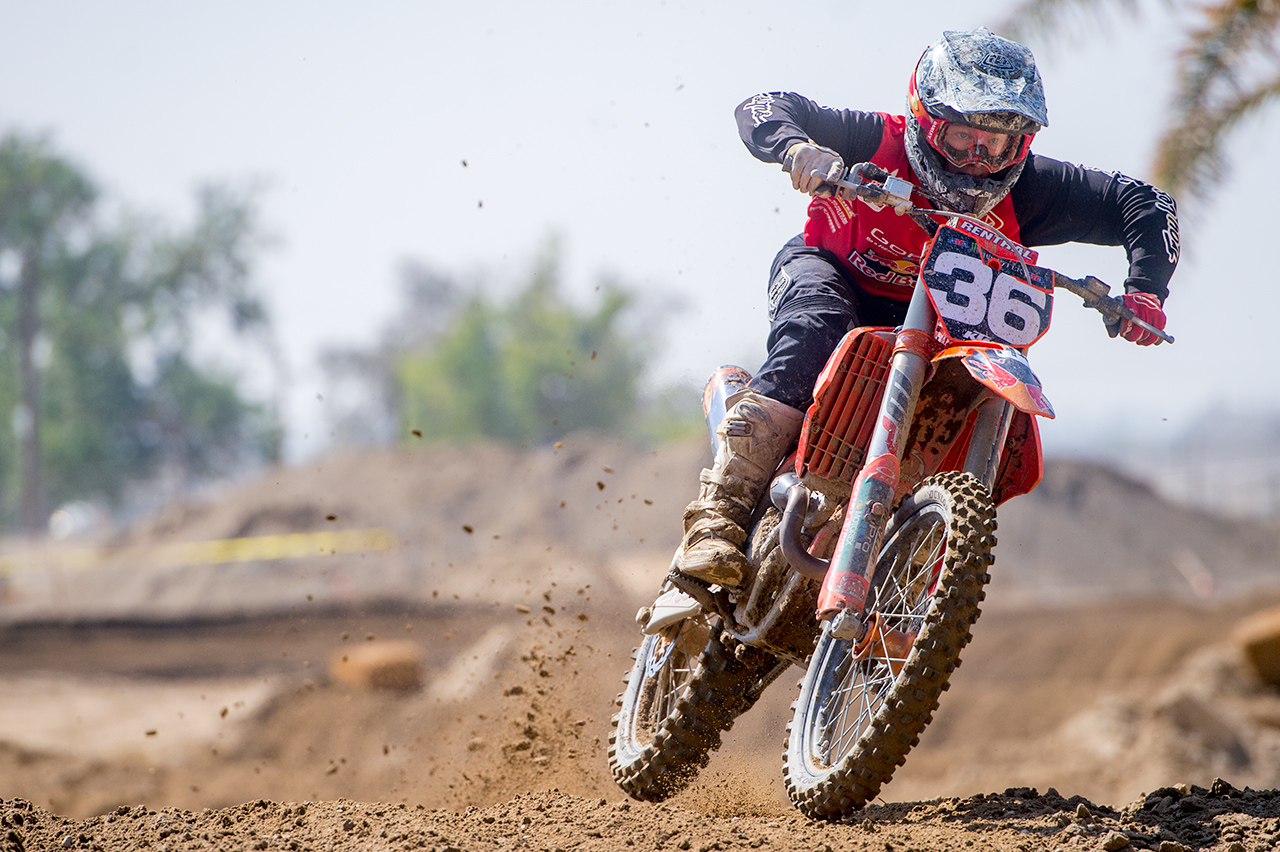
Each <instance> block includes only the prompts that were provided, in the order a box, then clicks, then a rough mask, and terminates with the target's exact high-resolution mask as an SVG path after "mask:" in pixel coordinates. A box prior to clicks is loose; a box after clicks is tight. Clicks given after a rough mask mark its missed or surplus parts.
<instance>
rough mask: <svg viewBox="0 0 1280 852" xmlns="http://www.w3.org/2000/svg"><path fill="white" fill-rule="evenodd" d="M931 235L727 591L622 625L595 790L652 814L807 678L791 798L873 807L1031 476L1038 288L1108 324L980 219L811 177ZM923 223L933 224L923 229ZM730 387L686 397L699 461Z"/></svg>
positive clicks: (1092, 296) (768, 499) (690, 590)
mask: <svg viewBox="0 0 1280 852" xmlns="http://www.w3.org/2000/svg"><path fill="white" fill-rule="evenodd" d="M831 183H832V184H833V186H834V188H835V191H837V192H840V193H841V194H843V195H844V196H845V197H846V198H851V199H854V198H856V199H860V200H863V201H866V202H868V203H871V204H884V205H889V206H891V207H893V208H894V209H895V210H897V211H898V212H899V213H901V214H904V215H909V216H911V217H912V218H913V219H914V220H915V221H916V222H917V223H918V224H919V225H920V226H921V227H923V228H925V230H926V232H927V233H928V234H929V235H930V240H929V242H927V243H926V245H925V248H924V251H923V253H922V255H921V258H920V272H919V275H918V277H917V280H916V284H915V289H914V291H913V295H912V297H911V301H910V303H909V306H908V309H907V314H906V319H905V321H904V322H903V325H902V326H901V327H899V328H897V329H889V328H875V327H868V328H857V329H854V330H852V331H850V332H849V333H848V335H846V336H845V338H844V339H843V341H842V342H841V343H840V345H839V346H838V347H837V348H836V350H835V352H834V353H833V354H832V355H831V357H830V359H829V360H828V362H827V365H826V367H825V369H824V370H823V372H822V374H821V375H820V377H819V378H818V381H817V383H816V385H815V387H814V391H813V404H812V406H811V407H810V408H809V410H808V412H807V414H806V417H805V421H804V425H803V427H802V429H801V432H800V437H799V439H798V444H797V446H796V447H795V450H794V452H793V453H792V454H791V455H790V456H789V457H788V458H787V459H786V460H784V462H783V463H782V464H781V465H780V467H779V469H778V471H777V473H776V474H775V476H774V478H773V480H772V483H771V485H770V487H769V489H768V492H767V494H766V495H765V497H764V498H762V500H761V504H760V505H759V506H758V507H757V508H756V511H755V513H754V515H753V517H752V521H751V527H750V529H749V531H748V541H747V546H746V554H747V557H748V562H749V564H750V573H749V575H748V576H747V577H746V578H745V579H744V581H743V583H742V585H741V586H740V587H739V588H737V589H734V590H728V589H724V588H721V587H719V586H716V585H707V584H705V583H702V582H700V581H698V580H695V579H692V578H689V577H686V576H684V575H682V574H679V573H678V572H676V571H674V570H673V571H672V572H671V574H670V575H669V576H668V577H667V578H666V580H665V582H664V584H663V588H662V590H661V593H660V594H659V595H658V597H657V599H656V600H655V601H654V603H653V604H652V605H651V606H647V607H643V608H642V609H641V610H640V612H639V613H638V614H637V621H638V622H639V623H640V625H641V628H642V631H643V634H644V639H643V643H642V644H641V646H640V647H639V648H638V649H637V650H636V652H635V655H634V657H635V663H634V665H633V667H632V668H631V671H630V672H629V674H628V675H627V676H626V678H625V679H624V681H625V684H626V688H625V691H624V692H623V693H622V694H621V695H620V696H619V698H618V705H619V707H620V710H619V712H618V713H617V715H616V716H615V717H614V720H613V722H614V730H613V734H612V736H611V738H610V748H609V764H610V768H611V770H612V772H613V776H614V779H615V780H616V782H617V783H618V785H619V786H620V787H621V788H622V789H623V790H624V791H625V792H626V793H627V794H628V795H630V796H632V797H633V798H636V799H640V800H648V801H661V800H663V799H666V798H668V797H669V796H671V795H673V794H675V793H677V792H679V791H680V790H681V789H683V788H684V787H685V786H686V785H687V784H688V783H689V782H690V781H691V780H692V779H693V777H694V776H695V775H696V774H697V772H698V771H699V770H700V769H701V768H702V767H704V766H706V764H707V762H708V759H709V755H710V753H711V752H712V751H714V750H715V749H716V748H718V747H719V745H720V737H721V734H722V733H723V732H724V731H727V730H728V729H729V728H730V727H731V726H732V725H733V722H734V720H735V719H736V718H737V717H738V716H740V715H741V714H742V713H744V712H746V711H747V710H749V709H750V708H751V706H752V705H753V704H754V703H755V702H756V700H757V699H758V698H759V697H760V695H761V694H762V693H763V691H764V689H765V688H767V687H768V686H769V685H770V684H771V683H772V682H773V681H774V680H776V679H777V678H778V677H779V676H780V675H781V674H782V673H783V672H784V671H785V670H786V669H787V668H788V667H790V666H791V665H800V666H806V671H805V674H804V677H803V679H802V680H801V682H800V696H799V698H798V699H797V700H796V701H795V703H794V705H793V708H792V710H793V717H792V720H791V722H790V724H789V725H788V737H787V746H786V751H785V755H784V765H783V776H784V780H785V782H786V788H787V792H788V795H789V796H790V798H791V801H792V802H793V803H794V804H795V806H796V807H797V808H799V809H800V810H801V811H802V812H804V813H805V814H807V815H808V816H810V817H814V818H826V819H836V818H839V817H842V816H845V815H847V814H849V813H850V812H852V811H854V810H857V809H859V808H861V807H862V806H863V805H865V804H866V803H867V802H868V801H870V800H871V799H872V798H873V797H875V796H876V795H877V794H878V793H879V791H880V788H881V786H882V785H883V784H885V783H886V782H887V781H888V780H889V779H890V778H891V777H892V775H893V773H894V771H895V769H896V768H897V767H898V766H900V765H902V763H903V762H904V761H905V760H906V755H907V753H908V752H909V751H910V749H911V748H912V747H913V746H915V745H916V744H917V743H918V741H919V737H920V734H921V732H922V731H923V730H924V728H925V726H927V725H928V724H929V722H930V720H931V719H932V716H933V712H934V710H935V709H937V707H938V700H939V697H940V696H941V694H942V692H943V691H945V690H946V689H947V686H948V678H949V677H950V675H951V673H952V671H954V669H955V668H956V666H958V665H959V663H960V652H961V650H962V649H963V648H964V646H965V645H966V643H967V642H968V641H969V639H970V637H971V632H970V628H971V627H972V625H973V623H974V622H975V621H976V620H977V618H978V615H979V604H980V602H981V601H982V600H983V598H984V587H985V585H986V583H987V582H988V581H989V579H990V574H989V573H988V570H989V568H990V566H991V565H992V563H993V561H994V557H993V555H992V553H991V550H992V548H993V546H994V545H995V543H996V538H995V531H996V506H997V505H999V504H1000V503H1003V502H1004V501H1005V500H1008V499H1010V498H1011V497H1014V496H1017V495H1019V494H1025V493H1027V492H1029V491H1030V490H1031V489H1033V488H1034V487H1035V486H1036V484H1037V483H1038V482H1039V480H1040V477H1041V473H1042V458H1041V451H1040V437H1039V430H1038V426H1037V425H1036V420H1035V418H1036V417H1049V418H1052V417H1053V416H1054V413H1053V409H1052V407H1051V406H1050V404H1049V401H1048V399H1047V398H1046V397H1045V395H1044V392H1043V390H1042V388H1041V385H1040V382H1039V380H1038V379H1037V378H1036V376H1035V374H1034V373H1033V372H1032V371H1031V367H1030V364H1029V363H1028V361H1027V357H1026V351H1027V349H1028V348H1029V347H1030V346H1031V345H1032V344H1033V343H1034V342H1035V341H1036V340H1038V339H1039V338H1040V337H1041V336H1042V335H1043V334H1044V333H1045V331H1047V330H1048V328H1049V320H1050V313H1051V308H1052V303H1053V295H1054V290H1055V289H1058V288H1061V289H1066V290H1070V291H1071V292H1073V293H1076V294H1077V295H1079V296H1080V297H1081V298H1082V299H1083V300H1084V304H1085V305H1086V306H1087V307H1090V308H1094V309H1096V310H1098V311H1099V312H1101V313H1102V314H1103V317H1104V319H1105V320H1106V322H1107V324H1108V326H1110V327H1112V328H1115V327H1117V326H1118V325H1119V324H1120V323H1122V322H1124V321H1126V320H1128V321H1133V322H1136V323H1137V324H1139V325H1141V326H1142V327H1143V328H1145V329H1147V330H1148V331H1150V332H1152V333H1154V334H1156V335H1157V336H1158V337H1159V338H1160V339H1161V340H1164V341H1168V342H1170V343H1172V342H1173V338H1172V337H1170V336H1169V335H1167V334H1165V333H1164V332H1163V331H1162V330H1160V329H1156V328H1153V327H1152V326H1150V325H1148V324H1147V323H1145V322H1142V321H1141V320H1139V319H1138V318H1136V317H1134V315H1133V313H1132V312H1131V311H1129V310H1128V309H1127V308H1126V307H1125V305H1124V304H1123V302H1122V301H1121V300H1120V299H1117V298H1113V297H1111V296H1110V295H1109V288H1108V287H1107V285H1106V284H1104V283H1103V282H1101V281H1099V280H1098V279H1096V278H1094V277H1092V276H1090V277H1087V278H1085V279H1083V280H1075V279H1071V278H1068V277H1067V276H1065V275H1062V274H1060V273H1057V272H1054V271H1052V270H1050V269H1047V268H1043V267H1039V266H1036V265H1035V263H1036V260H1037V253H1036V252H1035V251H1033V250H1030V249H1027V248H1024V247H1023V246H1021V245H1018V244H1017V243H1015V242H1013V241H1012V240H1010V239H1009V238H1007V237H1005V236H1004V235H1003V234H1000V233H999V232H997V231H996V230H995V229H993V228H992V227H990V226H989V225H987V224H985V223H983V222H982V221H980V220H978V219H976V218H973V217H970V216H965V215H960V214H955V213H949V212H945V211H935V210H928V209H921V208H917V207H914V206H912V204H911V202H910V197H911V193H912V192H913V191H915V192H919V188H917V187H914V186H912V185H911V184H910V183H908V182H906V181H904V180H901V179H899V178H896V177H894V176H892V175H889V174H887V173H886V172H885V171H884V170H883V169H880V168H879V167H877V166H874V165H872V164H868V163H863V164H859V165H858V166H855V167H854V168H853V169H851V170H850V171H849V173H848V174H847V175H846V176H845V177H844V178H841V179H837V180H833V181H831ZM938 220H940V221H938ZM749 380H750V375H749V374H747V373H746V371H744V370H741V369H740V368H737V367H725V368H721V369H720V370H719V371H717V372H716V374H715V375H713V376H712V378H711V380H710V382H708V384H707V388H706V391H705V392H704V395H703V406H704V410H705V412H706V416H707V425H708V429H709V431H710V433H711V440H712V447H713V450H714V448H715V445H716V442H717V440H718V438H717V435H716V427H717V426H718V425H719V423H720V421H721V420H722V419H723V418H724V416H725V412H726V408H727V400H728V398H729V397H730V396H731V395H732V394H733V393H734V392H735V391H736V390H739V389H741V388H742V387H744V386H745V385H746V383H747V382H748V381H749Z"/></svg>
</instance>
